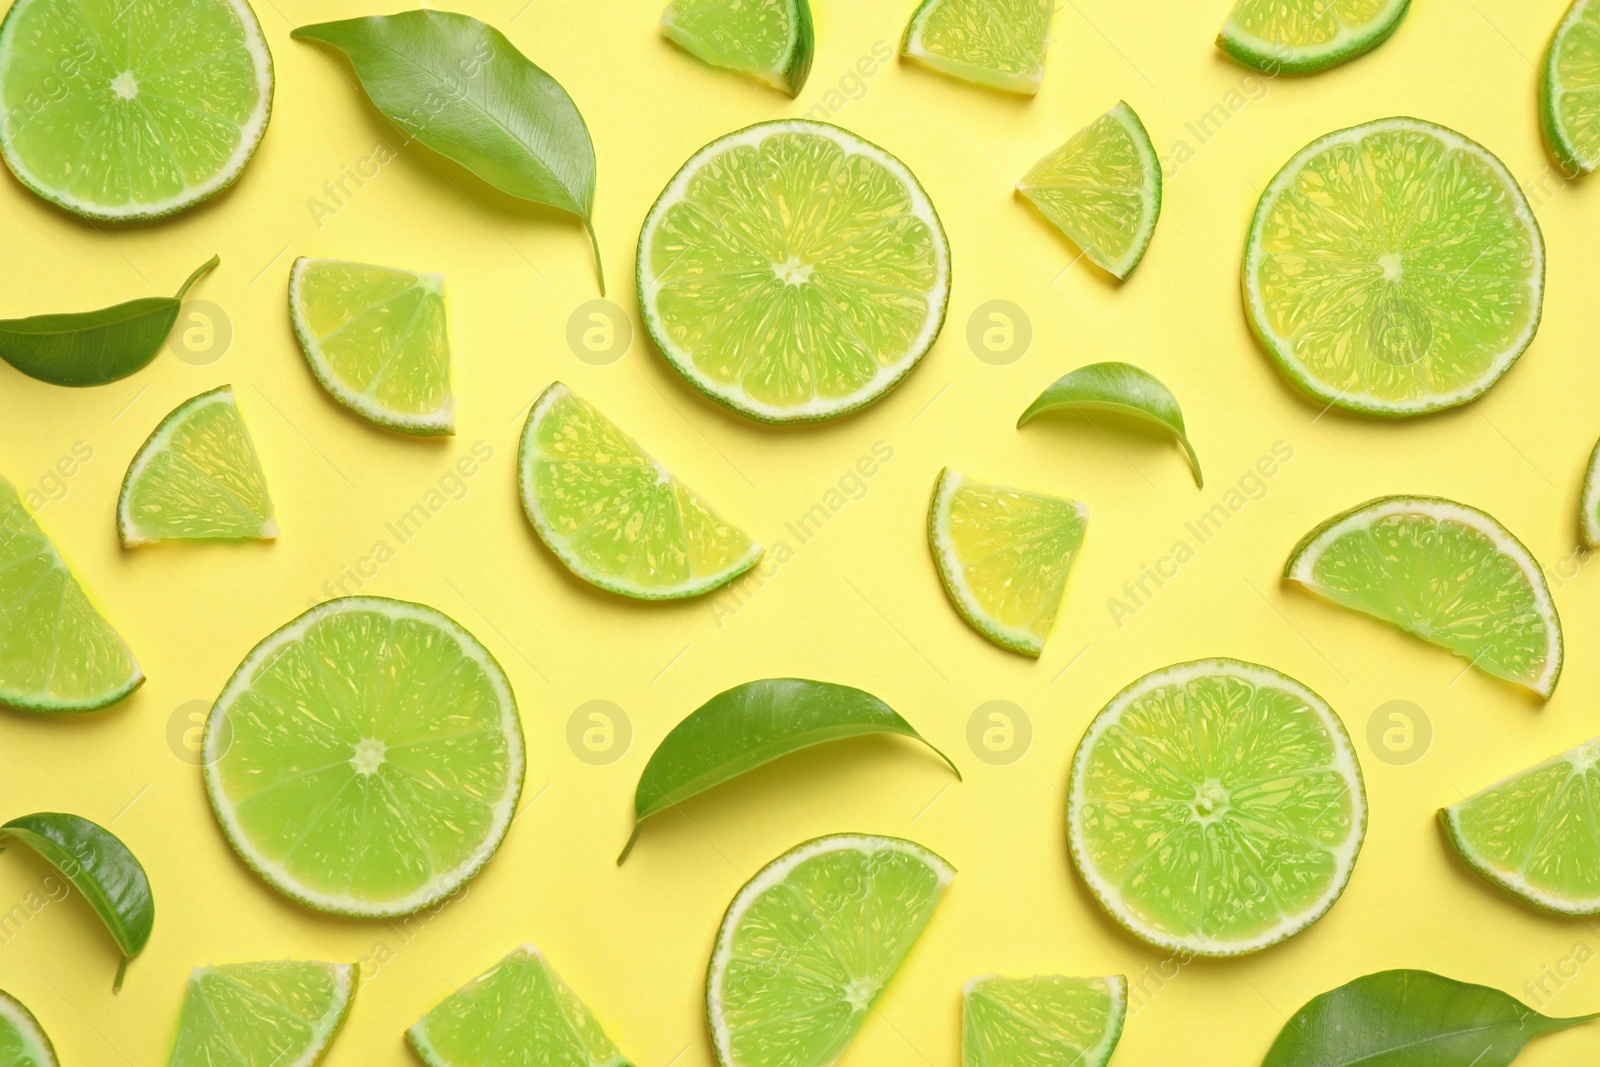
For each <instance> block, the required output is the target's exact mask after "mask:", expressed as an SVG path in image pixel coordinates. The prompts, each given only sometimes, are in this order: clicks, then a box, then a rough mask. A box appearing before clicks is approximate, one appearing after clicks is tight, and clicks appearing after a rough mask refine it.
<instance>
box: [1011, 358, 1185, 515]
mask: <svg viewBox="0 0 1600 1067" xmlns="http://www.w3.org/2000/svg"><path fill="white" fill-rule="evenodd" d="M1052 411H1077V412H1082V411H1106V412H1111V413H1113V414H1117V415H1125V416H1128V417H1129V418H1134V419H1138V420H1139V421H1141V422H1144V423H1148V424H1149V425H1151V426H1159V427H1161V428H1162V429H1164V430H1166V431H1168V432H1169V433H1171V434H1172V435H1173V437H1175V438H1177V441H1178V444H1179V445H1181V446H1182V447H1183V451H1184V454H1185V455H1186V456H1188V457H1189V469H1190V471H1192V472H1193V474H1194V484H1195V485H1196V486H1198V487H1200V488H1202V489H1203V488H1205V484H1206V480H1205V476H1204V475H1203V474H1201V473H1200V457H1199V456H1197V455H1195V451H1194V445H1192V444H1190V443H1189V431H1188V430H1187V429H1186V428H1185V427H1184V424H1183V409H1182V408H1180V407H1179V406H1178V398H1177V397H1175V396H1173V395H1172V390H1171V389H1168V388H1167V387H1166V385H1165V384H1163V383H1162V381H1161V380H1160V379H1159V378H1157V377H1156V376H1155V375H1153V374H1151V373H1150V372H1149V371H1147V370H1144V369H1143V368H1142V367H1136V366H1134V365H1133V364H1132V363H1114V362H1113V363H1090V364H1088V365H1087V366H1083V367H1079V368H1078V369H1077V370H1075V371H1073V372H1071V373H1070V374H1065V375H1063V376H1061V377H1060V378H1057V379H1056V380H1055V381H1054V382H1051V383H1050V385H1049V386H1048V387H1047V388H1046V389H1045V391H1044V392H1042V393H1040V394H1039V395H1038V397H1037V398H1036V399H1035V400H1034V402H1033V403H1031V404H1029V405H1028V409H1027V410H1026V411H1024V412H1023V413H1022V415H1021V417H1020V418H1018V419H1017V428H1018V429H1021V428H1022V427H1023V426H1024V425H1026V424H1027V423H1028V422H1029V421H1030V420H1032V419H1033V417H1034V416H1035V415H1041V414H1044V413H1046V412H1052Z"/></svg>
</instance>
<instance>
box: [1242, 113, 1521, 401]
mask: <svg viewBox="0 0 1600 1067" xmlns="http://www.w3.org/2000/svg"><path fill="white" fill-rule="evenodd" d="M1543 300H1544V238H1543V237H1542V236H1541V235H1540V233H1539V224H1538V223H1537V222H1535V221H1534V217H1533V212H1532V210H1530V209H1529V207H1528V200H1527V198H1526V197H1525V196H1523V195H1522V190H1521V188H1519V187H1518V185H1517V181H1516V179H1515V178H1513V177H1512V176H1511V174H1510V172H1509V171H1507V170H1506V168H1505V166H1504V165H1503V164H1502V163H1501V162H1500V161H1499V160H1498V159H1496V158H1495V157H1494V156H1493V155H1492V154H1491V153H1490V152H1489V150H1488V149H1486V148H1484V147H1483V146H1482V145H1479V144H1476V143H1474V142H1472V141H1469V140H1468V139H1467V138H1465V137H1463V136H1461V135H1460V134H1459V133H1456V132H1454V131H1452V130H1447V129H1445V128H1444V127H1443V126H1435V125H1434V124H1433V123H1431V122H1422V121H1419V120H1417V119H1408V118H1393V119H1381V120H1379V121H1377V122H1369V123H1367V124H1366V125H1364V126H1355V127H1352V128H1350V129H1348V130H1340V131H1338V132H1337V133H1330V134H1328V135H1327V136H1325V137H1320V138H1318V139H1317V140H1315V141H1313V142H1311V144H1309V145H1307V146H1306V147H1305V148H1303V149H1301V150H1300V152H1299V154H1298V155H1296V156H1295V157H1294V158H1293V159H1291V160H1290V161H1289V162H1288V163H1287V164H1286V165H1285V166H1284V168H1283V169H1282V170H1281V171H1279V172H1278V175H1277V177H1275V178H1273V179H1272V184H1270V185H1269V186H1267V191H1266V192H1265V193H1264V194H1262V197H1261V202H1260V204H1259V205H1257V207H1256V213H1255V217H1254V219H1253V220H1252V221H1251V223H1250V235H1249V238H1248V240H1247V242H1246V245H1245V255H1244V302H1245V310H1246V312H1247V314H1248V316H1249V319H1250V325H1251V328H1252V329H1254V331H1255V333H1256V336H1257V337H1258V338H1259V339H1260V340H1261V343H1262V344H1263V345H1264V346H1265V347H1266V349H1267V351H1268V352H1269V353H1270V354H1271V356H1272V358H1273V359H1274V360H1275V361H1276V362H1277V364H1278V366H1279V368H1280V369H1281V370H1282V371H1283V372H1284V374H1286V375H1287V376H1288V377H1289V380H1290V381H1292V382H1293V383H1294V384H1295V385H1296V386H1298V387H1299V388H1300V389H1302V390H1304V391H1305V392H1306V393H1308V394H1310V395H1311V396H1313V397H1315V398H1316V399H1317V400H1319V401H1321V402H1322V403H1324V404H1330V405H1335V406H1338V407H1341V408H1346V409H1348V410H1350V411H1359V412H1365V413H1367V414H1370V415H1388V416H1396V415H1416V414H1420V413H1423V412H1428V411H1438V410H1439V409H1441V408H1448V407H1453V406H1455V405H1456V404H1464V403H1466V402H1467V401H1469V400H1472V399H1474V398H1475V397H1478V396H1480V395H1481V394H1482V393H1483V392H1484V391H1485V390H1487V389H1488V388H1489V387H1490V386H1491V385H1493V384H1494V383H1495V382H1496V381H1498V380H1499V379H1500V376H1501V375H1502V374H1504V373H1505V372H1506V371H1507V370H1509V369H1510V368H1511V364H1513V363H1515V362H1516V359H1517V357H1518V356H1520V355H1522V353H1523V350H1524V349H1526V348H1527V347H1528V345H1529V344H1530V343H1531V342H1532V341H1533V335H1534V332H1535V331H1536V330H1537V329H1538V328H1539V315H1540V310H1541V307H1542V305H1543Z"/></svg>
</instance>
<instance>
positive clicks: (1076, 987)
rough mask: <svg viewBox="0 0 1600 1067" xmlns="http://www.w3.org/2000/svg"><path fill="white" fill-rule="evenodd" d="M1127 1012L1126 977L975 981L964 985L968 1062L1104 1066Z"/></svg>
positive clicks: (984, 1066)
mask: <svg viewBox="0 0 1600 1067" xmlns="http://www.w3.org/2000/svg"><path fill="white" fill-rule="evenodd" d="M1127 1010H1128V980H1127V979H1126V978H1123V977H1122V976H1121V975H1113V976H1111V977H1109V978H1063V977H1062V976H1060V975H1053V974H1052V975H1041V976H1039V977H1037V978H998V977H994V976H992V975H991V976H990V977H988V978H974V979H972V980H971V981H969V982H968V983H967V984H966V985H965V986H964V987H963V988H962V990H961V1063H962V1067H999V1065H1002V1064H1003V1065H1004V1067H1105V1064H1106V1061H1107V1060H1109V1059H1110V1058H1111V1053H1112V1051H1113V1050H1114V1049H1115V1048H1116V1047H1117V1041H1118V1040H1119V1039H1120V1038H1121V1037H1122V1020H1123V1017H1124V1016H1125V1015H1126V1014H1127Z"/></svg>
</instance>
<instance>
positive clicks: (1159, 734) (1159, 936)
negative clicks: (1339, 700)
mask: <svg viewBox="0 0 1600 1067" xmlns="http://www.w3.org/2000/svg"><path fill="white" fill-rule="evenodd" d="M1366 828H1367V796H1366V789H1365V787H1364V786H1363V785H1362V782H1361V768H1360V767H1359V766H1358V765H1357V763H1356V756H1355V751H1354V750H1353V749H1352V748H1351V746H1350V737H1349V735H1348V734H1346V733H1345V729H1344V724H1343V723H1341V722H1340V721H1339V719H1338V717H1337V716H1336V715H1334V713H1333V711H1332V710H1331V709H1330V708H1329V707H1328V705H1327V704H1325V703H1324V702H1323V700H1322V698H1321V697H1319V696H1317V695H1316V694H1315V693H1313V692H1312V691H1311V690H1309V689H1307V688H1306V687H1305V686H1303V685H1301V684H1300V683H1299V682H1297V681H1295V680H1294V679H1293V678H1289V677H1288V676H1286V675H1283V674H1279V673H1278V672H1277V671H1275V670H1273V669H1272V668H1270V667H1261V666H1258V665H1256V664H1253V663H1241V662H1240V661H1238V660H1229V659H1213V660H1199V661H1196V662H1194V663H1180V664H1177V665H1175V666H1172V667H1166V668H1164V669H1162V670H1159V671H1156V672H1154V673H1152V674H1147V675H1145V676H1144V677H1143V678H1141V679H1139V680H1138V681H1137V682H1134V683H1133V684H1132V685H1130V686H1129V687H1128V688H1126V689H1124V690H1123V691H1122V692H1121V693H1118V694H1117V695H1116V697H1115V698H1113V699H1112V701H1111V703H1109V704H1107V705H1106V706H1105V708H1104V709H1103V710H1102V711H1101V712H1100V714H1099V715H1098V716H1096V717H1095V719H1094V721H1093V722H1092V723H1090V724H1089V729H1088V731H1087V732H1086V733H1085V734H1084V736H1083V741H1082V742H1081V743H1080V744H1079V745H1078V752H1077V755H1076V756H1074V757H1073V760H1072V774H1071V785H1070V793H1069V795H1068V798H1067V838H1068V841H1069V843H1070V845H1071V848H1072V859H1073V862H1074V863H1076V864H1077V867H1078V872H1079V873H1080V874H1081V875H1083V880H1084V881H1085V882H1086V883H1087V884H1088V886H1089V889H1090V891H1091V892H1093V893H1094V895H1095V897H1096V898H1098V899H1099V901H1100V903H1101V905H1102V906H1103V907H1104V908H1105V909H1106V911H1107V912H1109V913H1110V915H1111V917H1112V918H1113V919H1115V920H1116V921H1117V922H1119V923H1121V924H1122V925H1123V926H1125V927H1127V928H1128V930H1130V931H1131V932H1133V933H1134V934H1135V935H1137V936H1138V937H1140V938H1143V939H1144V940H1145V941H1148V942H1150V943H1151V944H1153V945H1157V946H1160V947H1161V948H1166V949H1172V950H1176V951H1182V952H1187V953H1192V954H1194V955H1196V956H1239V955H1243V954H1244V953H1247V952H1256V951H1258V950H1260V949H1264V948H1266V947H1267V946H1269V945H1275V944H1277V943H1278V942H1280V941H1283V940H1284V939H1286V938H1289V937H1292V936H1293V935H1295V934H1297V933H1299V932H1300V931H1301V930H1304V929H1305V928H1306V927H1308V926H1310V925H1311V924H1312V923H1314V922H1316V921H1317V920H1318V919H1320V918H1322V916H1323V915H1324V914H1325V913H1326V912H1327V910H1328V909H1329V908H1331V907H1333V902H1334V901H1335V900H1337V899H1338V898H1339V895H1340V894H1341V893H1343V892H1344V887H1345V883H1346V882H1348V881H1349V880H1350V871H1351V869H1352V868H1353V867H1354V866H1355V862H1356V854H1357V853H1358V852H1359V851H1360V850H1361V841H1362V838H1363V837H1364V836H1365V835H1366Z"/></svg>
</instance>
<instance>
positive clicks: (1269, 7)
mask: <svg viewBox="0 0 1600 1067" xmlns="http://www.w3.org/2000/svg"><path fill="white" fill-rule="evenodd" d="M1336 6H1337V5H1336V3H1330V2H1329V0H1239V2H1238V3H1237V4H1235V5H1234V8H1233V11H1232V12H1231V13H1230V14H1229V15H1228V21H1227V22H1225V23H1223V25H1222V32H1220V33H1218V34H1217V47H1218V48H1220V49H1222V50H1223V51H1224V52H1226V53H1227V54H1228V55H1229V56H1231V57H1233V58H1234V59H1236V60H1238V61H1239V62H1240V63H1243V64H1244V65H1245V66H1247V67H1254V68H1256V69H1257V70H1263V71H1266V72H1267V73H1269V74H1315V73H1316V72H1317V71H1320V70H1327V69H1328V68H1329V67H1336V66H1338V65H1339V64H1340V63H1347V62H1349V61H1350V60H1352V59H1355V58H1356V57H1357V56H1360V55H1364V54H1365V53H1367V52H1370V51H1372V50H1373V49H1374V48H1376V47H1378V46H1379V45H1380V44H1382V43H1383V42H1385V41H1387V40H1388V39H1389V38H1390V37H1391V36H1392V35H1393V34H1394V31H1395V30H1397V29H1399V28H1400V23H1401V21H1402V20H1404V19H1405V17H1406V12H1407V11H1408V10H1409V9H1410V7H1411V0H1388V2H1387V3H1385V4H1384V6H1383V7H1381V8H1379V9H1378V10H1377V11H1374V12H1373V13H1372V14H1371V16H1370V17H1369V18H1368V19H1367V20H1366V21H1365V22H1362V23H1360V24H1359V25H1356V26H1346V25H1344V24H1343V23H1342V22H1340V20H1339V12H1338V11H1337V10H1330V8H1336ZM1286 9H1288V10H1293V11H1294V12H1295V13H1296V14H1298V15H1302V16H1306V15H1309V16H1310V17H1312V18H1321V17H1322V16H1324V15H1326V16H1327V18H1328V19H1329V20H1330V21H1333V22H1340V26H1339V30H1338V32H1337V33H1335V34H1334V35H1333V36H1332V37H1330V38H1329V39H1328V40H1326V41H1322V42H1320V43H1309V44H1301V43H1297V42H1295V41H1292V40H1288V39H1286V38H1284V37H1282V36H1279V37H1277V38H1269V37H1265V36H1262V35H1261V34H1260V33H1257V32H1253V31H1251V30H1250V29H1248V28H1246V26H1247V24H1248V23H1249V22H1250V20H1252V19H1262V18H1270V17H1271V16H1272V15H1274V14H1280V13H1282V12H1284V11H1285V10H1286Z"/></svg>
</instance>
